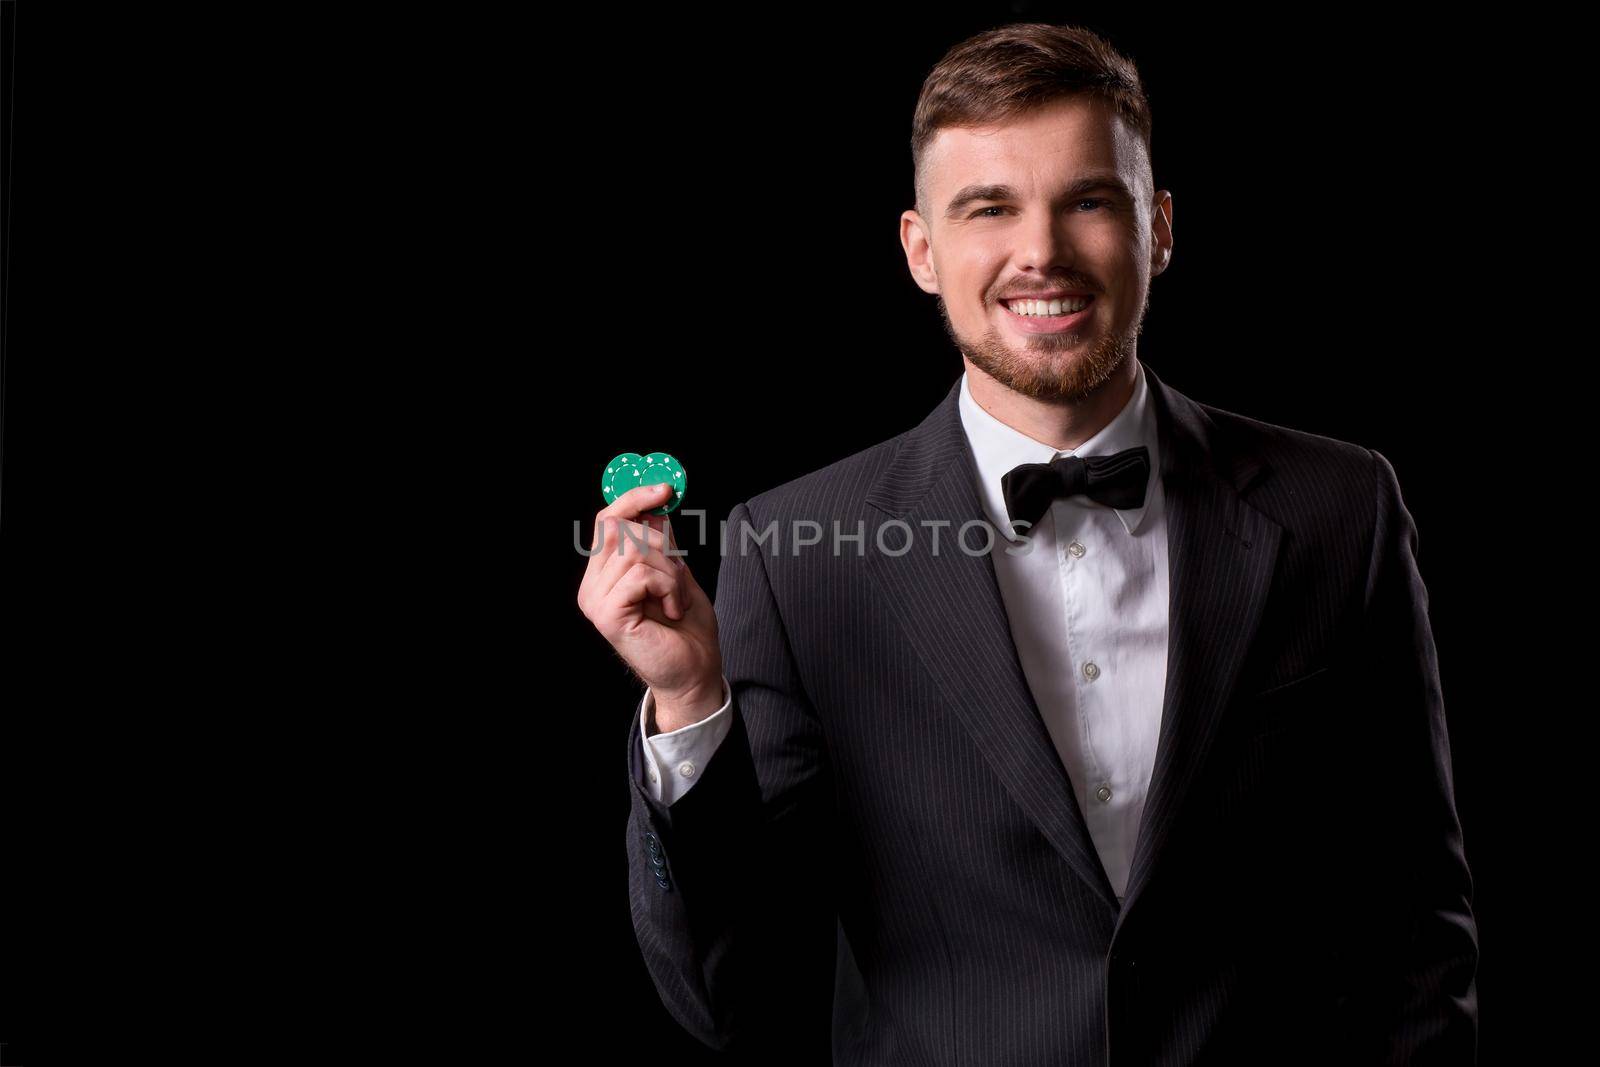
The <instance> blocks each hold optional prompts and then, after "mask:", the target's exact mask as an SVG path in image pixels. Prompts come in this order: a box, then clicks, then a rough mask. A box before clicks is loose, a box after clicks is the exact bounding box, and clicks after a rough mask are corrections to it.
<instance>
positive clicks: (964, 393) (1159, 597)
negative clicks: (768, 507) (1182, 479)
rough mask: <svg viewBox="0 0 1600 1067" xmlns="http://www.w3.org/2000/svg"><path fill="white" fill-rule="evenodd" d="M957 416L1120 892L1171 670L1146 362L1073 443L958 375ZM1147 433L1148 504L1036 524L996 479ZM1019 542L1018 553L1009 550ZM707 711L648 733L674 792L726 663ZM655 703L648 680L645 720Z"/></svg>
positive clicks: (722, 725)
mask: <svg viewBox="0 0 1600 1067" xmlns="http://www.w3.org/2000/svg"><path fill="white" fill-rule="evenodd" d="M960 411H961V423H962V427H963V429H964V430H965V431H966V434H967V441H968V443H969V444H970V446H971V449H972V456H973V460H974V463H975V466H976V474H977V479H978V485H979V489H980V492H979V498H980V500H981V501H982V504H983V507H984V510H985V511H986V512H987V513H988V517H989V520H990V522H992V523H993V524H994V526H995V527H996V528H997V529H998V530H999V531H1000V537H1001V538H1003V539H1004V540H1003V541H1002V540H998V539H997V541H996V548H995V551H994V553H993V555H992V559H993V561H994V569H995V577H996V579H997V581H998V583H999V586H1000V596H1001V599H1002V601H1003V602H1004V603H1005V607H1006V614H1007V616H1008V617H1009V619H1010V624H1011V636H1012V639H1013V640H1014V641H1015V643H1016V647H1017V654H1018V658H1019V659H1020V661H1021V663H1022V670H1023V674H1024V675H1025V676H1026V678H1027V681H1028V686H1029V688H1030V689H1031V690H1032V692H1033V697H1034V702H1035V703H1036V704H1037V705H1038V708H1039V712H1040V715H1041V716H1042V717H1043V719H1044V723H1045V727H1046V728H1047V729H1048V730H1049V733H1050V736H1051V738H1052V739H1053V740H1054V742H1055V746H1056V751H1057V753H1058V754H1059V755H1060V757H1061V762H1062V764H1063V765H1064V766H1065V767H1066V770H1067V775H1068V777H1069V778H1070V779H1071V781H1072V785H1073V789H1074V791H1075V792H1076V794H1077V800H1078V807H1079V809H1080V810H1081V811H1082V812H1083V815H1084V819H1085V821H1086V822H1087V824H1088V828H1089V835H1090V837H1091V838H1092V840H1093V841H1094V845H1095V849H1096V851H1097V852H1098V853H1099V855H1100V862H1101V863H1102V864H1103V865H1104V866H1105V870H1106V874H1107V876H1108V877H1109V878H1110V880H1111V886H1112V889H1113V890H1114V891H1115V892H1116V894H1117V898H1118V899H1119V900H1120V899H1121V898H1122V896H1123V894H1124V892H1125V890H1126V888H1127V884H1128V873H1129V870H1130V868H1131V866H1132V863H1133V846H1134V842H1135V841H1137V840H1138V835H1139V820H1140V817H1141V816H1142V815H1143V813H1144V804H1145V794H1146V792H1147V790H1148V789H1149V785H1150V774H1151V771H1152V769H1153V768H1154V766H1155V754H1156V738H1157V736H1158V734H1159V731H1160V726H1161V703H1162V697H1163V694H1164V693H1165V690H1166V681H1167V604H1168V588H1167V523H1166V507H1165V498H1164V496H1163V494H1162V490H1161V477H1160V470H1161V457H1160V452H1159V448H1160V443H1159V437H1158V432H1157V428H1156V415H1155V409H1154V406H1153V400H1152V398H1151V396H1150V390H1149V388H1148V385H1147V384H1146V380H1145V374H1144V365H1143V363H1138V364H1137V368H1136V376H1135V381H1134V388H1133V395H1132V396H1131V397H1130V398H1129V400H1128V403H1127V404H1126V405H1124V407H1123V408H1122V410H1121V411H1120V412H1118V413H1117V415H1116V417H1115V418H1113V419H1112V420H1111V421H1110V422H1109V423H1107V424H1106V425H1105V427H1103V428H1102V429H1101V430H1100V432H1099V433H1097V434H1095V435H1094V436H1093V437H1091V438H1089V440H1087V441H1085V442H1083V444H1082V445H1080V446H1079V447H1077V448H1076V449H1068V450H1058V449H1056V448H1054V447H1052V446H1051V445H1048V444H1044V443H1042V442H1040V441H1035V440H1034V439H1033V438H1031V437H1028V436H1027V435H1026V434H1023V433H1021V432H1019V431H1017V430H1015V429H1012V428H1011V427H1010V426H1007V425H1006V424H1005V423H1003V422H1001V421H1000V420H998V419H996V418H995V417H994V416H993V415H991V414H989V413H988V412H987V411H985V410H984V409H983V408H982V407H981V406H980V405H979V404H978V402H977V401H976V400H974V399H973V397H972V393H971V391H970V390H969V388H968V385H967V378H966V376H965V375H963V376H962V379H961V396H960ZM1141 444H1142V445H1145V446H1146V447H1148V448H1149V449H1150V480H1149V483H1148V484H1147V486H1146V488H1145V502H1144V505H1143V506H1142V507H1139V508H1132V509H1127V510H1118V509H1115V508H1111V507H1109V506H1107V505H1105V504H1101V503H1098V502H1097V501H1094V500H1091V499H1090V498H1088V497H1086V496H1081V495H1080V496H1074V497H1069V498H1066V499H1061V500H1056V501H1054V502H1053V503H1052V504H1051V505H1050V509H1049V511H1047V512H1046V513H1045V514H1044V515H1043V516H1041V517H1040V519H1039V522H1038V524H1037V525H1036V526H1034V527H1033V528H1032V529H1031V530H1029V531H1028V536H1027V537H1026V538H1023V537H1018V536H1015V535H1014V534H1013V533H1012V530H1011V525H1010V522H1009V516H1008V515H1007V514H1006V507H1005V497H1004V494H1003V493H1002V491H1001V484H1000V480H1001V478H1003V477H1004V476H1005V474H1006V473H1007V472H1008V471H1010V470H1011V469H1012V468H1013V467H1015V466H1017V465H1018V464H1019V463H1048V462H1050V461H1051V460H1052V459H1054V458H1056V457H1057V456H1074V455H1081V456H1098V455H1107V454H1110V453H1112V452H1120V451H1121V450H1123V449H1125V448H1132V447H1134V446H1136V445H1141ZM1013 553H1015V554H1013ZM722 684H723V704H722V707H721V708H719V709H717V711H716V712H715V713H714V714H712V715H711V716H710V717H708V718H706V719H703V720H701V721H700V722H697V723H694V724H692V725H690V726H685V727H683V728H682V729H679V730H674V731H672V732H671V733H665V734H656V735H655V736H653V737H646V738H645V739H644V745H643V747H644V762H645V768H646V770H645V773H646V776H647V777H648V778H649V788H650V790H651V793H652V795H653V796H655V798H656V799H657V800H659V801H662V802H664V803H667V804H671V803H672V802H673V801H675V800H676V799H678V798H679V797H681V796H683V794H684V793H686V792H687V791H688V790H689V789H690V788H691V787H692V786H693V785H694V782H695V777H696V775H697V774H698V773H699V770H700V768H702V767H704V766H705V765H706V763H707V762H708V761H709V760H710V758H711V755H712V753H713V752H715V751H716V748H717V745H718V744H720V743H721V741H722V739H723V738H724V737H726V736H727V733H728V728H729V726H730V725H731V719H730V715H731V711H730V709H731V707H732V703H733V701H732V693H731V690H730V688H729V687H728V680H727V678H726V677H724V678H723V680H722ZM653 710H654V705H653V698H652V696H651V694H650V691H649V689H648V688H647V689H646V690H645V694H644V700H643V703H642V704H641V713H642V714H643V715H644V720H643V721H644V722H645V723H646V724H650V723H651V721H652V713H653Z"/></svg>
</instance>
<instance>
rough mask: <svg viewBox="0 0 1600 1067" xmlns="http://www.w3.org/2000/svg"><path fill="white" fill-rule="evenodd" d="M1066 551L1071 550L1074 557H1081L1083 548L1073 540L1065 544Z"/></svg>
mask: <svg viewBox="0 0 1600 1067" xmlns="http://www.w3.org/2000/svg"><path fill="white" fill-rule="evenodd" d="M1067 551H1068V552H1071V553H1072V554H1073V556H1074V557H1076V558H1078V559H1082V558H1083V553H1084V551H1085V549H1084V547H1083V546H1082V545H1080V544H1078V542H1076V541H1074V542H1072V544H1070V545H1068V546H1067Z"/></svg>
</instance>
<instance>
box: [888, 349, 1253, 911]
mask: <svg viewBox="0 0 1600 1067" xmlns="http://www.w3.org/2000/svg"><path fill="white" fill-rule="evenodd" d="M1145 374H1146V377H1147V379H1148V380H1149V385H1150V389H1151V391H1152V393H1153V394H1154V402H1155V404H1156V410H1157V421H1158V424H1159V428H1160V430H1159V432H1160V435H1161V478H1162V486H1163V490H1164V493H1165V498H1166V508H1167V537H1168V560H1169V591H1170V596H1171V604H1170V612H1169V630H1168V644H1167V682H1166V692H1165V696H1164V699H1163V704H1162V713H1161V729H1160V734H1159V736H1158V741H1157V748H1156V761H1155V769H1154V774H1153V776H1152V780H1151V785H1150V790H1149V793H1148V794H1147V796H1146V800H1145V809H1144V817H1143V821H1142V823H1141V826H1140V831H1139V839H1138V842H1137V845H1136V846H1135V849H1134V858H1133V866H1132V870H1131V873H1130V876H1129V883H1128V887H1127V890H1126V892H1125V894H1124V898H1125V899H1124V903H1123V905H1122V913H1123V914H1124V915H1125V914H1126V913H1127V911H1128V909H1129V908H1130V907H1131V906H1132V904H1133V902H1134V900H1135V899H1137V897H1138V895H1139V892H1140V891H1141V890H1142V889H1143V887H1144V885H1145V884H1146V883H1147V882H1148V881H1149V878H1150V873H1151V871H1152V870H1153V869H1154V865H1155V861H1156V859H1157V858H1158V857H1159V855H1160V852H1161V847H1162V845H1163V844H1164V843H1165V841H1166V839H1167V836H1168V835H1169V833H1170V832H1171V827H1172V823H1173V819H1174V816H1175V814H1176V813H1177V812H1178V810H1179V809H1180V807H1181V803H1182V800H1183V797H1184V795H1185V794H1186V792H1187V791H1188V789H1189V787H1190V785H1191V784H1192V783H1193V780H1194V777H1195V773H1196V771H1197V770H1198V768H1199V766H1200V763H1201V761H1202V760H1203V759H1204V758H1205V755H1206V752H1207V751H1208V750H1209V748H1210V744H1211V739H1212V737H1213V735H1214V733H1215V731H1216V727H1217V724H1218V722H1219V720H1220V716H1221V713H1222V709H1223V708H1224V706H1225V705H1226V702H1227V699H1228V697H1229V695H1230V694H1231V692H1232V688H1233V685H1234V682H1235V680H1236V678H1237V675H1238V671H1239V667H1240V665H1241V663H1242V661H1243V658H1244V654H1245V651H1246V650H1247V649H1248V647H1249V645H1250V641H1251V638H1252V637H1253V635H1254V631H1255V625H1256V622H1257V620H1258V618H1259V615H1260V612H1261V608H1262V605H1263V604H1264V603H1265V599H1266V591H1267V587H1268V584H1269V583H1270V580H1271V575H1272V570H1273V564H1274V562H1275V560H1276V557H1277V550H1278V541H1279V537H1280V536H1281V534H1282V529H1281V527H1279V526H1278V525H1277V524H1276V523H1275V522H1273V520H1271V519H1269V518H1268V517H1266V516H1265V515H1263V514H1261V513H1260V512H1258V511H1256V510H1255V509H1254V508H1251V507H1250V506H1248V505H1247V504H1246V503H1245V502H1244V500H1243V498H1242V496H1241V495H1240V493H1241V491H1242V490H1243V489H1244V488H1245V487H1246V486H1248V484H1249V483H1250V482H1251V481H1252V480H1253V479H1255V478H1256V477H1258V476H1259V475H1260V474H1262V473H1263V472H1264V470H1265V468H1264V467H1263V466H1262V465H1261V464H1260V463H1259V462H1258V461H1256V460H1255V459H1254V458H1252V457H1248V456H1233V455H1229V454H1227V453H1226V452H1224V451H1223V450H1221V449H1220V448H1219V447H1218V445H1219V442H1218V441H1217V440H1216V437H1215V432H1214V426H1213V424H1212V423H1211V420H1210V419H1209V418H1208V417H1207V416H1206V415H1205V413H1204V412H1203V411H1202V410H1201V409H1200V408H1199V406H1198V405H1196V404H1195V403H1194V402H1193V401H1191V400H1189V399H1188V398H1187V397H1184V396H1183V395H1182V394H1180V393H1177V392H1175V391H1173V390H1171V389H1169V388H1167V387H1166V386H1165V385H1164V384H1162V382H1161V381H1160V379H1159V378H1157V377H1156V376H1155V374H1154V373H1153V372H1152V371H1151V370H1150V368H1149V365H1148V364H1146V365H1145ZM959 397H960V382H959V381H958V382H957V383H956V384H955V386H953V387H952V388H951V390H950V392H949V393H948V394H947V395H946V397H945V399H944V400H943V402H941V403H940V405H939V406H938V407H937V408H935V409H934V411H933V412H932V413H931V414H930V415H929V416H928V417H927V418H926V419H924V420H923V422H922V423H921V424H920V425H919V426H917V427H916V428H915V429H913V430H911V431H910V432H909V433H908V434H906V436H905V438H904V439H903V441H902V443H901V446H900V448H899V450H898V451H897V452H896V453H895V455H894V458H893V460H892V461H891V462H890V463H889V464H888V466H887V467H886V469H885V470H884V471H883V473H882V474H880V475H879V477H878V479H877V481H876V482H875V483H874V484H873V486H872V488H871V489H870V490H869V491H868V493H867V497H866V499H867V502H868V503H869V504H871V505H872V506H873V507H875V508H877V509H878V510H880V511H882V512H884V513H885V514H886V515H887V516H889V517H890V518H892V519H899V520H901V521H903V522H904V523H905V524H906V525H907V527H908V528H909V532H908V530H907V529H900V528H896V527H895V526H894V525H893V524H890V525H889V526H888V527H887V528H886V529H885V530H884V532H883V535H882V546H880V545H879V543H878V540H879V539H878V537H877V536H875V535H869V536H868V538H867V542H868V548H867V568H868V571H869V573H871V575H872V576H873V579H874V580H875V581H877V582H878V583H879V585H880V587H881V588H882V590H883V593H884V600H885V603H886V605H887V606H888V607H889V609H890V611H891V612H892V613H893V615H894V616H895V618H896V620H897V621H898V623H899V625H900V627H901V629H902V631H903V632H904V634H905V637H906V640H907V641H908V642H909V643H910V645H911V646H912V647H913V648H914V649H915V650H916V652H917V653H918V655H919V656H920V658H921V659H922V661H923V663H924V664H925V666H926V667H927V669H928V672H929V674H930V675H931V676H932V677H933V679H934V681H935V682H936V683H937V684H938V685H939V686H940V688H941V689H942V690H943V691H944V693H945V696H946V698H947V700H948V703H949V706H950V707H951V709H952V710H953V711H954V713H955V715H956V717H957V718H958V719H959V720H960V722H961V723H962V725H963V726H964V727H965V729H966V730H967V732H968V733H969V734H971V736H972V738H973V740H974V742H975V743H976V744H977V746H978V748H979V750H980V751H981V752H982V753H983V755H984V757H985V758H986V759H987V760H988V761H989V763H990V764H991V765H992V766H993V767H994V768H995V771H996V772H997V773H998V775H999V776H1000V779H1001V781H1002V782H1003V783H1004V784H1005V787H1006V788H1007V790H1009V792H1010V793H1011V796H1012V797H1013V798H1014V799H1015V800H1016V802H1017V803H1018V804H1019V805H1020V806H1021V807H1022V808H1023V810H1024V811H1026V812H1027V813H1028V815H1029V816H1030V817H1031V818H1032V819H1033V820H1034V822H1035V823H1037V824H1038V826H1039V828H1040V830H1041V831H1042V832H1043V833H1044V835H1045V837H1046V838H1048V839H1049V841H1050V842H1051V844H1052V845H1054V846H1055V848H1056V849H1057V851H1059V852H1060V853H1061V856H1062V858H1063V859H1064V860H1065V861H1066V863H1067V864H1068V866H1069V867H1070V868H1071V869H1072V870H1073V871H1074V872H1075V873H1076V874H1077V875H1078V876H1079V877H1080V878H1082V879H1083V881H1084V883H1085V884H1086V885H1087V886H1089V888H1090V889H1091V890H1092V891H1093V892H1094V893H1095V894H1096V895H1098V896H1100V897H1101V898H1102V899H1103V900H1105V902H1106V903H1107V905H1108V906H1110V907H1112V908H1113V909H1115V908H1116V907H1117V899H1116V894H1115V893H1114V891H1113V890H1112V887H1111V884H1110V881H1109V879H1108V878H1107V877H1106V873H1105V868H1104V867H1103V866H1102V865H1101V863H1100V857H1099V854H1098V852H1097V851H1096V850H1095V847H1094V842H1093V840H1092V839H1091V838H1090V836H1089V831H1088V827H1087V824H1086V823H1085V822H1084V818H1083V813H1082V811H1080V810H1079V808H1078V803H1077V799H1076V795H1075V793H1074V791H1073V789H1072V785H1071V782H1070V781H1069V779H1068V777H1067V772H1066V768H1065V767H1063V766H1062V763H1061V757H1060V755H1059V754H1058V752H1057V751H1056V747H1055V744H1054V742H1053V741H1052V740H1051V738H1050V734H1049V731H1048V730H1047V729H1046V727H1045V725H1044V720H1043V718H1042V717H1041V715H1040V714H1039V709H1038V706H1037V704H1036V703H1035V702H1034V699H1033V694H1032V692H1031V691H1030V690H1029V688H1028V683H1027V679H1026V676H1025V675H1024V674H1023V671H1022V665H1021V661H1020V659H1019V658H1018V656H1017V651H1016V646H1015V643H1014V642H1013V641H1012V638H1011V628H1010V622H1009V620H1008V618H1007V615H1006V610H1005V604H1004V601H1003V600H1002V599H1001V596H1000V588H999V585H998V583H997V582H996V580H995V574H994V564H993V560H992V559H991V556H990V554H989V553H988V552H983V551H978V549H980V548H981V547H982V546H984V545H986V544H988V543H989V542H988V536H989V535H990V534H992V533H993V531H992V528H990V527H988V526H987V522H986V520H985V517H984V512H983V508H982V505H981V503H980V502H979V498H978V492H977V485H976V479H975V475H974V466H973V461H972V456H971V452H970V448H969V445H968V443H967V439H966V433H965V430H964V429H963V427H962V425H961V416H960V409H959V406H958V401H959ZM939 521H944V522H948V523H949V524H950V525H949V526H946V527H942V528H940V529H939V530H938V534H939V544H938V551H937V552H935V551H934V545H933V536H932V534H933V530H932V529H931V528H930V527H928V526H924V525H923V523H924V522H939ZM964 523H970V524H971V525H970V526H969V527H968V529H967V541H966V543H967V544H968V545H969V546H971V549H970V550H967V551H963V550H962V549H961V548H960V547H959V546H958V545H957V544H956V543H955V541H954V538H955V537H956V535H957V534H958V533H959V532H960V531H961V529H962V525H963V524H964ZM995 536H998V535H995ZM902 545H905V546H907V547H906V549H905V551H904V552H901V546H902ZM885 549H887V550H885ZM1002 550H1003V545H999V546H998V547H996V548H995V551H1002ZM1119 921H1120V919H1119Z"/></svg>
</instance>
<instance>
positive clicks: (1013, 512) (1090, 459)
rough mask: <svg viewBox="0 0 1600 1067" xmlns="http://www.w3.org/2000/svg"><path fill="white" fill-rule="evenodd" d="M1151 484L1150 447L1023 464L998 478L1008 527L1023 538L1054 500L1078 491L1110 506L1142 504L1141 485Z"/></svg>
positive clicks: (1142, 491)
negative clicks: (1009, 524) (1009, 521)
mask: <svg viewBox="0 0 1600 1067" xmlns="http://www.w3.org/2000/svg"><path fill="white" fill-rule="evenodd" d="M1149 480H1150V449H1148V448H1146V447H1145V446H1144V445H1138V446H1137V447H1134V448H1125V449H1123V450H1122V451H1121V452H1117V453H1115V454H1113V455H1109V456H1057V457H1056V458H1055V459H1053V460H1051V461H1050V462H1049V463H1024V464H1021V465H1020V466H1017V467H1013V468H1012V469H1011V470H1010V471H1009V472H1007V474H1006V476H1005V477H1004V478H1001V479H1000V489H1001V491H1002V492H1003V493H1004V494H1005V498H1006V514H1007V515H1008V516H1009V517H1010V519H1011V523H1012V526H1013V528H1015V527H1016V526H1017V524H1018V523H1022V522H1026V523H1027V526H1025V527H1023V528H1022V529H1019V530H1017V532H1018V533H1019V534H1024V535H1025V534H1027V533H1028V531H1030V530H1032V529H1033V528H1034V527H1035V526H1037V525H1038V523H1039V519H1040V518H1041V517H1043V515H1044V513H1045V512H1046V511H1049V510H1050V502H1051V501H1052V500H1056V499H1058V498H1059V497H1065V496H1073V495H1075V494H1077V493H1082V494H1084V495H1085V496H1087V497H1088V498H1089V499H1091V500H1096V501H1099V502H1100V503H1102V504H1105V505H1107V506H1109V507H1113V508H1123V509H1126V508H1137V507H1140V506H1141V505H1143V504H1144V487H1145V484H1146V483H1147V482H1148V481H1149Z"/></svg>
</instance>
